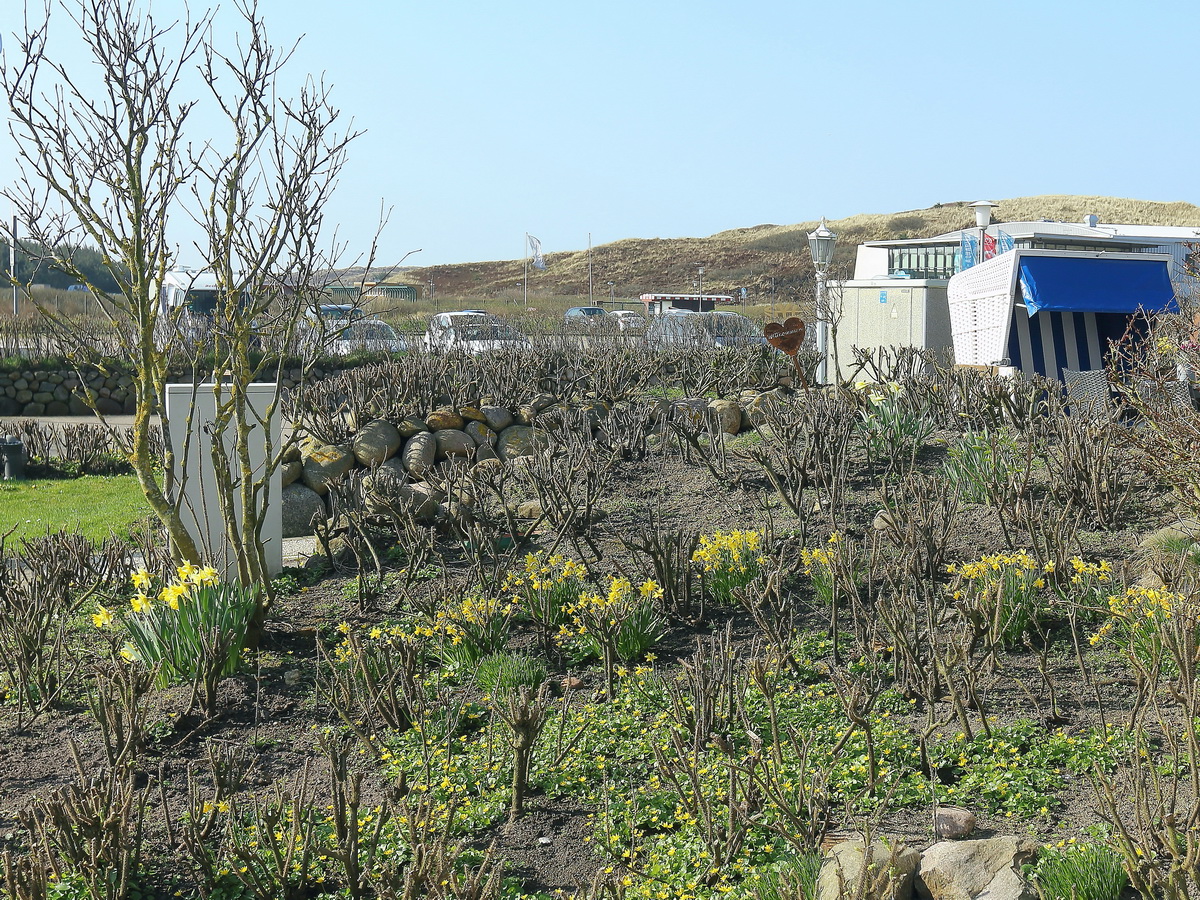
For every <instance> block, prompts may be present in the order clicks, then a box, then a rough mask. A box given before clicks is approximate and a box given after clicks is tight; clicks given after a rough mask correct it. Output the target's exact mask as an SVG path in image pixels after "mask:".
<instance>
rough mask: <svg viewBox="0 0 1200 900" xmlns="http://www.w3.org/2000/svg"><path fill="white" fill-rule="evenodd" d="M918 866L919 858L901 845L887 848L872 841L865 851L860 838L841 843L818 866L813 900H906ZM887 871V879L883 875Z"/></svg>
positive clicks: (912, 851)
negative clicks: (889, 869) (856, 899)
mask: <svg viewBox="0 0 1200 900" xmlns="http://www.w3.org/2000/svg"><path fill="white" fill-rule="evenodd" d="M893 851H894V852H893ZM893 856H894V860H893ZM920 864H921V854H920V853H919V852H918V851H916V850H913V849H910V848H908V847H905V846H904V844H902V843H898V844H895V845H894V846H889V845H888V844H887V843H885V842H884V841H873V842H872V843H871V845H870V846H869V847H867V846H866V845H865V843H864V842H863V841H862V839H861V838H860V839H857V840H850V841H842V842H841V843H838V844H835V845H834V846H833V847H831V848H830V849H829V851H828V852H827V853H826V854H825V859H824V861H823V862H822V863H821V872H820V875H818V877H817V900H843V898H845V897H861V898H863V900H910V898H911V897H912V891H913V878H914V876H915V875H916V872H917V868H918V866H920ZM889 867H891V870H892V871H891V873H890V875H889V874H885V873H886V870H887V869H888V868H889ZM864 875H865V876H866V879H867V883H866V885H863V884H862V881H863V877H864Z"/></svg>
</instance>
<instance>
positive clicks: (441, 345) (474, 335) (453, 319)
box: [425, 310, 530, 356]
mask: <svg viewBox="0 0 1200 900" xmlns="http://www.w3.org/2000/svg"><path fill="white" fill-rule="evenodd" d="M425 346H426V347H428V348H429V349H430V350H434V351H438V352H442V353H449V352H452V351H458V352H461V353H469V354H471V355H472V356H476V355H478V354H480V353H490V352H494V351H496V350H512V349H517V350H519V349H524V348H527V347H529V346H530V343H529V338H527V337H526V336H525V335H524V334H522V333H521V332H520V331H518V330H517V329H515V328H513V327H512V326H511V325H507V324H505V323H504V322H503V321H502V320H501V319H498V318H497V317H496V316H493V315H489V314H488V313H485V312H479V311H478V310H460V311H459V312H444V313H438V314H437V315H435V316H434V317H433V318H432V319H430V320H429V328H428V329H427V330H426V332H425Z"/></svg>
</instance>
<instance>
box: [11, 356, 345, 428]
mask: <svg viewBox="0 0 1200 900" xmlns="http://www.w3.org/2000/svg"><path fill="white" fill-rule="evenodd" d="M340 372H341V370H340V369H332V368H330V369H320V368H319V369H315V370H310V371H309V372H308V373H302V372H301V370H300V369H298V368H296V369H289V370H286V371H285V372H284V377H283V379H282V381H281V384H282V387H283V389H284V390H290V389H291V388H293V387H295V386H296V385H297V384H298V383H299V382H300V379H301V377H303V378H304V380H305V381H306V382H309V383H311V382H314V381H320V380H322V379H325V378H330V377H332V376H334V375H338V374H340ZM174 376H175V378H174V379H171V378H169V379H168V380H179V381H189V380H190V379H191V373H190V372H184V371H182V370H180V371H179V372H177V373H174ZM132 384H133V376H132V375H131V374H129V373H128V372H104V371H100V370H98V369H93V370H87V369H85V370H83V377H82V378H80V373H78V372H76V371H75V370H74V369H54V368H38V367H31V368H28V369H21V370H19V371H12V372H0V416H26V417H29V418H38V417H40V416H89V415H92V410H91V409H90V408H89V407H88V404H87V400H86V397H87V395H88V392H89V391H90V392H93V394H94V399H95V404H96V409H97V410H99V411H100V412H101V413H103V414H104V415H109V416H119V415H131V414H132V413H133V411H134V405H135V402H136V401H135V397H134V395H133V392H132V390H131V386H132Z"/></svg>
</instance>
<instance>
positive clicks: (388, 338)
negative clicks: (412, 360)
mask: <svg viewBox="0 0 1200 900" xmlns="http://www.w3.org/2000/svg"><path fill="white" fill-rule="evenodd" d="M331 334H332V336H333V340H332V341H330V344H329V352H330V353H331V354H332V355H334V356H347V355H349V354H351V353H355V352H357V351H359V350H368V351H370V352H372V353H401V352H403V351H405V350H407V349H408V344H407V343H406V342H405V340H404V339H403V338H402V337H400V336H399V335H398V334H396V332H395V330H394V329H393V328H392V326H391V325H389V324H388V323H387V322H381V321H379V320H378V319H355V320H354V321H353V322H351V323H350V324H349V325H346V326H345V327H343V328H340V329H338V330H336V331H333V332H331Z"/></svg>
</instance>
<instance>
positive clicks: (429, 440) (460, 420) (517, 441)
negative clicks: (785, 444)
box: [283, 387, 788, 537]
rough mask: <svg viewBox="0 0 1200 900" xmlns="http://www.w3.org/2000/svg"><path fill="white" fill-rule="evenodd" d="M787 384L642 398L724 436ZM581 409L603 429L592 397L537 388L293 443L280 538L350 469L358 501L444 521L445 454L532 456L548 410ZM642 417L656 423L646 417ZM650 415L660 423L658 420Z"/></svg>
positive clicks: (325, 507) (299, 529)
mask: <svg viewBox="0 0 1200 900" xmlns="http://www.w3.org/2000/svg"><path fill="white" fill-rule="evenodd" d="M786 392H788V389H787V388H786V387H781V388H776V389H773V390H772V391H767V392H764V393H758V392H748V393H747V394H745V395H743V396H742V397H741V398H739V399H737V400H733V399H719V400H708V399H702V398H685V399H681V400H675V401H667V400H644V401H640V402H643V403H647V404H654V405H655V406H657V407H659V409H658V410H656V412H658V413H659V414H662V415H666V414H680V415H684V416H687V417H688V418H689V419H690V420H691V421H693V422H695V423H700V422H703V421H704V417H705V416H708V415H709V413H710V411H711V414H712V416H713V421H714V422H715V423H716V425H717V427H718V428H719V430H720V431H721V432H722V433H723V434H725V435H736V434H738V433H740V432H741V431H744V430H746V429H748V428H750V427H751V423H752V422H754V421H755V420H756V418H757V416H758V415H759V410H760V409H761V407H762V406H763V405H764V404H765V403H768V402H770V399H771V398H773V397H777V396H779V395H780V394H781V393H786ZM571 410H582V411H583V412H584V413H586V416H587V421H588V423H589V425H590V427H591V428H592V429H594V430H599V429H602V428H603V423H604V421H605V419H607V417H608V415H609V413H610V409H609V406H608V404H606V403H603V402H601V401H598V400H592V401H585V402H583V403H579V404H576V405H574V406H568V405H566V404H563V403H560V402H559V401H558V399H557V398H555V397H553V396H552V395H550V394H542V395H539V396H538V397H536V398H534V400H532V401H531V402H530V403H528V404H524V405H522V406H519V407H515V408H514V407H506V406H499V405H489V404H480V405H478V406H471V405H466V406H458V407H454V408H451V407H446V408H442V409H436V410H434V411H432V412H430V413H429V414H428V415H426V416H424V417H421V416H415V415H414V416H408V417H406V418H404V419H402V420H400V421H387V420H384V419H376V420H374V421H371V422H368V423H366V424H365V425H364V426H363V427H361V428H360V429H358V431H357V432H356V433H355V434H354V436H353V438H352V439H351V440H350V442H349V443H345V444H337V445H330V444H325V443H322V442H320V441H316V440H312V439H306V440H302V441H300V442H299V444H298V445H297V446H296V447H295V448H294V450H293V453H292V455H291V458H290V459H287V461H286V462H285V464H284V471H283V484H284V488H283V532H284V537H300V536H302V535H306V534H311V533H312V522H313V520H314V518H315V517H320V516H328V515H329V514H330V508H329V503H328V499H327V498H328V495H329V490H330V485H331V483H332V482H334V481H335V479H339V478H344V477H346V476H348V475H350V474H351V473H352V472H353V471H354V470H355V469H359V470H365V471H362V472H361V475H362V478H363V492H364V502H365V503H366V505H367V508H368V510H369V511H371V512H375V513H378V514H380V515H386V514H392V515H401V514H402V515H411V516H412V517H413V518H415V519H416V520H417V521H419V522H423V523H430V522H435V521H440V520H445V519H446V517H447V516H448V513H449V510H448V508H447V506H446V504H445V501H446V497H445V495H444V493H443V492H442V491H441V489H440V488H439V487H438V486H437V485H438V484H439V483H440V479H438V478H436V477H433V476H434V475H435V473H436V469H437V467H438V466H440V465H441V464H442V463H443V462H444V461H446V460H462V461H464V462H466V463H468V464H471V465H479V464H481V463H485V462H487V461H488V460H501V461H503V462H513V461H515V460H519V459H521V458H522V457H527V456H530V455H532V454H533V453H535V452H536V451H537V449H538V448H539V447H541V446H544V445H545V443H546V440H547V438H546V434H545V430H544V428H543V427H542V426H543V425H545V426H546V427H551V423H554V422H555V421H558V422H561V421H562V418H561V415H560V416H559V417H558V419H557V420H555V418H554V415H553V414H555V413H559V414H562V413H567V412H570V411H571ZM647 421H648V422H649V421H655V417H654V416H648V417H647ZM657 421H662V420H661V418H658V419H657Z"/></svg>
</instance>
